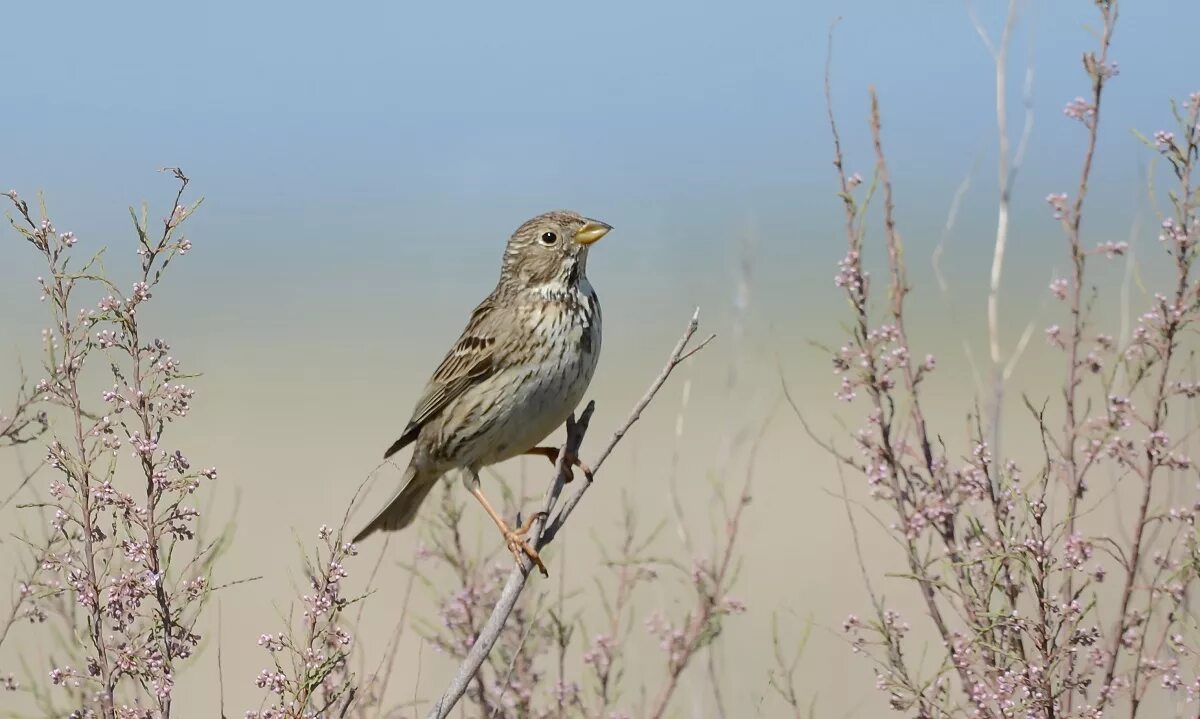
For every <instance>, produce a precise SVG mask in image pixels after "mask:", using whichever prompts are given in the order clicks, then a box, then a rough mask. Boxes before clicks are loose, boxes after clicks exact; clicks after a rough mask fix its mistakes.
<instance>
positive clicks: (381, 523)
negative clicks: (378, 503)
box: [353, 464, 438, 543]
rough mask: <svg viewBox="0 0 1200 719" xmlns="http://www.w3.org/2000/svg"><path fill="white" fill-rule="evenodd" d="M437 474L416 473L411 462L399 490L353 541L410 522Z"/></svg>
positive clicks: (435, 479)
mask: <svg viewBox="0 0 1200 719" xmlns="http://www.w3.org/2000/svg"><path fill="white" fill-rule="evenodd" d="M437 480H438V478H437V475H433V476H430V475H428V474H423V473H418V472H417V469H416V468H415V467H413V466H412V465H411V464H410V465H409V466H408V469H406V470H405V471H404V481H403V483H402V484H401V485H400V491H398V492H396V494H395V496H393V497H392V498H391V500H390V501H388V503H387V506H386V507H384V509H383V511H382V512H380V513H379V514H377V515H375V518H374V519H372V520H371V521H370V523H368V524H367V526H366V527H364V528H363V530H362V531H361V532H359V533H358V534H357V535H355V537H354V540H353V541H354V542H356V543H357V542H361V541H362V540H364V539H366V538H367V537H369V536H370V535H372V534H374V533H375V532H377V531H384V532H394V531H396V530H398V529H404V528H405V527H407V526H408V525H410V524H412V521H413V519H415V518H416V516H417V510H418V509H420V508H421V502H423V501H425V497H427V496H429V490H431V489H433V487H434V485H436V484H437Z"/></svg>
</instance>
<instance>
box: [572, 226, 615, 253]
mask: <svg viewBox="0 0 1200 719" xmlns="http://www.w3.org/2000/svg"><path fill="white" fill-rule="evenodd" d="M611 229H612V226H611V225H607V224H605V223H603V222H600V221H599V220H588V221H587V224H586V225H584V226H583V227H581V228H579V231H578V232H576V233H575V241H576V242H578V243H579V244H581V245H583V246H585V247H586V246H587V245H590V244H592V243H593V242H595V241H596V240H598V239H600V238H601V237H604V236H605V235H607V234H608V231H609V230H611Z"/></svg>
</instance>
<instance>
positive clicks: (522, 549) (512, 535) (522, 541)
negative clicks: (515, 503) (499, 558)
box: [504, 512, 550, 577]
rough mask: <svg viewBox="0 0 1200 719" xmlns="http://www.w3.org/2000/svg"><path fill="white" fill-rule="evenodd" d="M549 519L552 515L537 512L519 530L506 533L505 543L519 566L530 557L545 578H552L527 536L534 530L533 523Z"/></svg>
mask: <svg viewBox="0 0 1200 719" xmlns="http://www.w3.org/2000/svg"><path fill="white" fill-rule="evenodd" d="M549 517H550V515H549V514H547V513H546V512H537V513H535V514H532V515H530V517H529V519H527V520H525V523H524V524H522V525H521V526H520V527H518V528H517V529H510V530H507V531H506V532H504V543H505V544H506V545H508V551H510V552H512V555H513V558H514V559H515V560H516V561H517V564H518V565H520V564H521V559H522V558H523V557H529V560H530V561H531V562H533V563H534V564H535V565H537V568H538V571H540V572H541V573H542V576H543V577H548V576H550V573H549V572H547V571H546V565H545V564H543V563H542V557H541V555H540V554H538V551H537V550H536V549H534V548H533V546H532V545H531V544H530V543H529V540H527V539H526V538H525V536H526V535H527V534H529V530H531V529H533V523H534V522H536V521H537V520H538V519H539V518H540V519H542V520H543V521H545V520H546V519H549Z"/></svg>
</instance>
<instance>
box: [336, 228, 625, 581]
mask: <svg viewBox="0 0 1200 719" xmlns="http://www.w3.org/2000/svg"><path fill="white" fill-rule="evenodd" d="M610 230H612V226H610V225H608V224H607V223H604V222H601V221H599V220H593V219H589V218H587V217H584V216H582V215H580V214H579V213H577V212H573V211H569V210H557V211H553V212H546V213H544V214H541V215H538V216H537V217H534V218H532V219H530V220H528V221H526V222H525V223H524V224H522V225H521V226H520V227H518V228H517V229H516V231H515V232H513V233H512V236H511V238H510V239H509V240H508V244H507V246H506V247H505V250H504V254H503V259H502V262H501V267H500V278H499V280H498V281H497V283H496V287H495V289H493V290H492V292H491V294H489V295H488V296H487V297H486V298H485V299H484V300H483V301H482V302H480V303H479V305H478V306H477V307H476V308H475V309H474V311H472V312H471V317H470V319H469V320H468V321H467V326H466V328H465V329H464V330H463V331H462V334H461V335H460V336H459V338H458V340H457V341H456V342H455V343H454V346H453V347H451V348H450V351H449V352H447V353H446V356H445V358H444V359H443V360H442V362H441V364H440V365H438V367H437V369H436V370H435V371H434V373H433V376H432V377H431V378H430V379H429V381H428V383H427V384H426V385H425V389H424V391H423V392H422V393H421V396H420V399H418V401H417V403H416V406H415V407H414V409H413V413H412V417H411V418H410V419H409V421H408V424H407V425H406V426H405V428H404V431H403V432H402V433H401V435H400V438H399V439H397V440H396V441H395V442H394V443H392V445H391V446H390V447H388V448H387V451H385V452H384V455H383V456H384V459H385V460H386V459H388V458H390V457H391V456H392V455H394V454H396V452H398V451H400V450H401V449H403V448H404V447H406V446H408V445H410V444H411V445H413V452H412V456H411V458H410V459H409V462H408V466H407V468H406V469H405V470H404V475H403V477H402V479H401V483H400V487H399V489H398V490H397V491H396V493H395V494H394V495H393V496H392V498H391V499H390V500H389V501H388V504H387V506H385V507H384V509H383V510H382V511H381V512H379V513H378V514H377V515H375V517H374V518H373V519H372V520H371V521H370V522H368V523H367V525H366V526H365V527H364V528H363V529H362V531H360V532H359V533H358V534H357V535H356V536H355V538H354V540H353V541H354V542H355V543H357V542H361V541H362V540H364V539H366V538H367V537H368V536H370V535H372V534H374V533H375V532H379V531H384V532H390V531H396V530H400V529H403V528H404V527H407V526H408V525H409V524H411V523H412V521H413V519H414V518H415V517H416V516H417V510H418V509H419V508H420V506H421V502H422V501H423V500H424V499H425V497H426V496H428V495H429V492H430V490H431V489H433V487H434V486H435V485H436V484H437V482H438V480H439V479H440V478H441V477H442V476H443V475H445V474H446V473H448V472H451V471H454V470H457V471H459V472H460V473H461V479H462V483H463V484H464V486H466V488H467V489H468V491H470V493H471V494H472V495H473V496H474V497H475V498H476V499H477V500H478V501H479V503H480V504H481V505H482V506H483V509H484V510H485V511H486V512H487V514H488V515H489V516H490V517H491V518H492V521H494V522H495V523H496V526H497V527H498V528H499V530H500V533H501V535H502V536H503V538H504V542H505V545H506V546H507V547H508V549H509V551H510V552H512V554H513V557H514V559H515V560H516V561H517V563H518V564H520V563H521V562H522V556H525V557H528V558H529V559H530V560H531V561H532V562H533V563H534V564H535V565H536V566H537V567H538V569H539V571H541V573H542V574H543V575H544V576H547V575H548V573H547V571H546V566H545V564H544V563H543V562H542V559H541V557H540V556H539V554H538V552H537V550H536V549H535V548H534V547H533V546H531V545H530V544H529V542H528V540H527V539H526V535H527V534H528V533H529V531H530V529H531V527H532V525H533V522H534V520H535V519H537V518H538V517H539V516H541V515H540V513H539V514H536V515H533V516H530V517H529V519H528V520H527V521H526V522H525V523H524V525H522V526H519V527H516V528H514V527H511V526H509V524H508V523H507V522H505V521H504V518H503V517H501V516H500V514H499V513H498V512H497V511H496V509H495V508H494V507H493V506H492V504H491V503H490V502H489V501H488V499H487V497H486V496H485V495H484V493H483V490H482V488H481V487H480V481H479V472H480V470H481V469H482V468H484V467H486V466H488V465H492V464H496V463H498V462H502V461H504V460H507V459H511V458H513V457H516V456H518V455H523V454H528V455H536V456H542V457H547V458H548V459H549V460H550V461H551V462H555V461H556V459H557V456H558V450H557V449H556V448H554V447H545V446H539V443H540V442H542V441H543V440H544V439H545V438H546V437H547V436H549V435H550V434H551V433H552V432H553V431H554V430H555V429H557V428H558V427H559V426H560V425H562V424H563V423H564V422H565V421H566V419H567V417H568V416H570V414H571V412H572V411H573V410H574V409H575V407H576V406H577V405H578V404H579V402H580V401H581V400H582V399H583V396H584V394H585V392H586V391H587V388H588V385H589V384H590V383H591V380H592V375H593V374H594V373H595V371H596V364H597V361H598V360H599V357H600V339H601V332H600V301H599V299H598V298H597V296H596V291H595V289H594V288H593V287H592V284H591V282H590V281H588V277H587V259H588V251H589V249H590V247H591V245H592V244H593V243H595V242H596V241H597V240H599V239H600V238H602V237H604V236H605V235H607V234H608V233H609V231H610ZM570 466H571V467H578V468H579V469H580V470H581V471H582V472H583V473H584V474H585V475H587V476H588V477H589V478H590V470H589V469H588V468H587V466H586V465H584V464H583V463H582V462H580V461H579V459H578V458H570ZM572 476H573V470H572Z"/></svg>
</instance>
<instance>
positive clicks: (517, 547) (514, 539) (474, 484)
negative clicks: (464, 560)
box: [463, 470, 550, 577]
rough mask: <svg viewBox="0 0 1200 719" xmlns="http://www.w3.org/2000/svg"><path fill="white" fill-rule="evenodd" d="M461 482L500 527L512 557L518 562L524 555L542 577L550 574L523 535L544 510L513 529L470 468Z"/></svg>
mask: <svg viewBox="0 0 1200 719" xmlns="http://www.w3.org/2000/svg"><path fill="white" fill-rule="evenodd" d="M463 484H465V485H467V489H468V490H470V492H471V494H473V495H474V496H475V499H478V500H479V503H480V504H482V505H483V509H484V511H486V512H487V513H488V516H489V517H491V518H492V521H493V522H495V523H496V526H497V527H499V528H500V534H502V535H503V536H504V543H505V544H506V545H507V546H508V551H510V552H512V554H513V558H514V559H516V560H517V563H518V564H520V562H521V556H522V555H524V556H526V557H529V559H530V560H531V561H532V562H533V563H534V564H536V565H537V568H538V571H540V572H541V573H542V576H543V577H548V576H550V573H549V572H547V571H546V565H545V564H543V563H542V557H541V555H539V554H538V551H537V550H536V549H534V548H533V546H532V545H531V544H529V541H528V540H526V539H525V535H527V534H529V530H530V529H532V528H533V523H534V521H535V520H536V519H537V518H538V517H542V516H544V515H545V512H538V513H536V514H534V515H532V516H530V517H529V519H527V520H526V521H525V524H524V525H522V526H520V527H518V528H517V529H513V528H511V527H509V526H508V523H507V522H505V521H504V519H503V518H501V517H500V513H499V512H497V511H496V510H495V509H493V508H492V504H491V502H489V501H488V500H487V497H485V496H483V490H482V489H480V487H479V475H478V474H476V473H475V472H472V471H470V470H464V471H463Z"/></svg>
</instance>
